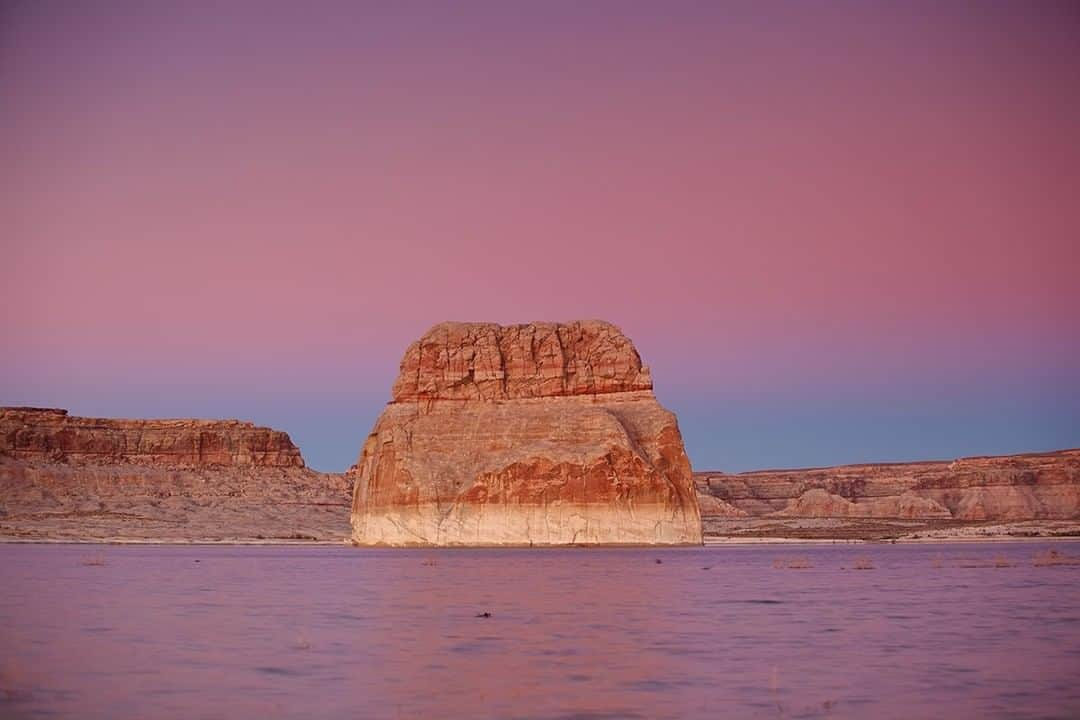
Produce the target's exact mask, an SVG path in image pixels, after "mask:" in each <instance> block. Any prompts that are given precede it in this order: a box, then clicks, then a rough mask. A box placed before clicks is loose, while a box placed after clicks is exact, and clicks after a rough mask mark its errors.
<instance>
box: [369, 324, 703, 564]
mask: <svg viewBox="0 0 1080 720" xmlns="http://www.w3.org/2000/svg"><path fill="white" fill-rule="evenodd" d="M350 474H351V476H352V477H353V480H354V486H355V492H354V498H353V511H352V525H353V541H354V542H355V543H357V544H360V545H564V544H640V543H645V544H699V543H700V542H701V523H700V515H699V511H698V505H697V499H696V497H695V493H694V491H693V484H692V476H691V472H690V463H689V461H688V459H687V457H686V453H685V451H684V449H683V444H682V437H681V435H680V434H679V428H678V424H677V422H676V420H675V416H674V415H672V414H671V413H670V412H668V411H667V410H665V409H664V408H662V407H661V406H660V404H659V403H658V402H657V401H656V398H655V396H654V395H653V393H652V382H651V379H650V377H649V372H648V369H647V368H645V367H643V366H642V363H641V358H640V356H639V355H638V353H637V351H636V350H635V349H634V346H633V344H632V343H631V342H630V340H629V339H628V338H627V337H626V336H625V335H623V334H622V332H621V331H620V330H619V329H618V328H616V327H615V326H613V325H611V324H609V323H604V322H597V321H586V322H573V323H566V324H555V323H534V324H530V325H514V326H509V327H501V326H498V325H493V324H481V323H443V324H440V325H436V326H435V327H433V328H432V329H431V330H429V331H428V332H427V333H426V334H425V335H424V336H423V337H422V338H421V339H420V340H419V341H417V342H416V343H413V344H412V345H411V346H410V347H409V348H408V350H407V351H406V353H405V356H404V358H403V360H402V362H401V372H400V375H399V377H398V379H397V382H395V383H394V387H393V400H392V401H391V403H390V404H389V405H388V406H387V408H386V410H385V411H384V412H383V414H382V415H381V416H380V418H379V420H378V421H377V423H376V425H375V428H374V430H373V431H372V433H371V435H370V436H369V437H368V439H367V442H366V443H365V444H364V447H363V450H362V452H361V455H360V459H359V461H358V462H357V464H356V465H355V466H354V467H353V468H352V469H351V470H350Z"/></svg>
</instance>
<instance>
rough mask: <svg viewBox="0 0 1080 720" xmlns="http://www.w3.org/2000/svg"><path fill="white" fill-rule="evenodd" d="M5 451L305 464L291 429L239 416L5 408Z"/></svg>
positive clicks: (53, 456) (82, 457)
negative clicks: (109, 415)
mask: <svg viewBox="0 0 1080 720" xmlns="http://www.w3.org/2000/svg"><path fill="white" fill-rule="evenodd" d="M0 432H2V434H0V453H2V454H4V455H7V456H8V457H13V458H15V459H17V460H37V461H52V462H67V463H83V464H109V463H118V462H119V463H135V464H142V465H175V466H190V467H199V466H211V465H227V466H237V467H304V459H303V458H302V457H301V456H300V450H299V448H297V447H296V446H295V445H293V443H292V440H290V439H289V436H288V435H287V434H286V433H283V432H281V431H279V430H271V429H269V428H264V427H257V426H255V425H253V424H252V423H249V422H241V421H239V420H115V419H103V418H83V417H72V416H71V415H68V413H67V410H58V409H51V408H17V407H16V408H0Z"/></svg>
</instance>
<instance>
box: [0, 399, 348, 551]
mask: <svg viewBox="0 0 1080 720" xmlns="http://www.w3.org/2000/svg"><path fill="white" fill-rule="evenodd" d="M351 489H352V488H351V486H350V485H349V480H348V479H347V478H346V477H345V476H344V475H342V474H327V473H318V472H315V471H313V470H310V469H308V468H306V467H304V461H303V458H302V457H301V455H300V451H299V450H298V449H297V448H296V446H295V445H293V443H292V441H291V440H290V439H289V436H288V435H287V434H285V433H283V432H279V431H276V430H270V429H268V428H260V427H256V426H254V425H252V424H251V423H245V422H238V421H235V420H228V421H209V420H101V419H91V418H79V417H72V416H70V415H68V414H67V413H66V412H65V411H63V410H36V409H30V408H4V409H2V410H0V537H20V538H30V539H40V538H58V539H70V540H161V541H193V540H201V541H219V540H231V541H258V540H288V539H296V540H299V539H309V540H311V539H317V540H325V541H341V540H343V539H344V538H345V536H346V535H347V532H348V507H349V499H350V496H351Z"/></svg>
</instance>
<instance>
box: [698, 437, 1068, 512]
mask: <svg viewBox="0 0 1080 720" xmlns="http://www.w3.org/2000/svg"><path fill="white" fill-rule="evenodd" d="M695 480H696V482H697V487H698V492H699V493H701V494H702V495H703V496H705V497H707V498H710V500H709V501H708V505H707V507H708V508H709V509H710V511H711V512H710V513H707V514H713V515H716V516H725V515H726V516H728V517H734V516H738V515H744V516H746V515H748V516H767V515H772V516H775V517H806V518H815V517H866V518H871V517H872V518H908V519H920V518H921V519H953V520H965V521H984V520H1001V521H1020V520H1050V519H1072V518H1080V450H1062V451H1060V452H1051V453H1031V454H1024V455H1005V456H1000V457H970V458H961V459H959V460H953V461H943V462H913V463H881V464H874V465H842V466H839V467H831V468H811V469H805V470H761V471H755V472H747V473H739V474H736V475H732V474H725V473H712V472H703V473H697V474H696V476H695ZM717 502H718V503H719V504H716V503H717ZM703 507H706V503H703Z"/></svg>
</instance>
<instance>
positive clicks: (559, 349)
mask: <svg viewBox="0 0 1080 720" xmlns="http://www.w3.org/2000/svg"><path fill="white" fill-rule="evenodd" d="M651 389H652V378H651V376H650V374H649V369H648V368H647V367H645V366H644V365H642V363H641V356H640V355H638V352H637V350H636V349H635V348H634V344H633V342H631V341H630V338H628V337H626V335H624V334H623V332H622V330H620V329H619V328H617V327H615V326H614V325H612V324H611V323H608V322H603V321H600V320H578V321H573V322H566V323H549V322H536V323H527V324H523V325H506V326H503V325H496V324H494V323H458V322H444V323H440V324H438V325H436V326H434V327H433V328H431V329H430V330H428V331H427V332H426V333H425V334H424V336H423V337H422V338H420V339H419V340H418V341H416V342H414V343H413V344H412V345H410V346H409V349H408V350H406V351H405V357H404V358H402V361H401V372H400V374H399V375H398V379H397V381H396V382H395V383H394V388H393V399H394V402H409V401H418V400H507V399H516V398H534V397H559V396H566V395H595V394H601V393H614V392H630V391H637V390H651Z"/></svg>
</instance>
